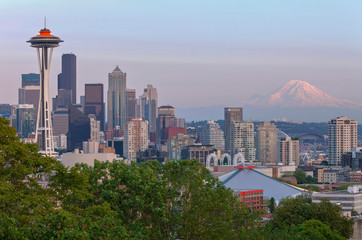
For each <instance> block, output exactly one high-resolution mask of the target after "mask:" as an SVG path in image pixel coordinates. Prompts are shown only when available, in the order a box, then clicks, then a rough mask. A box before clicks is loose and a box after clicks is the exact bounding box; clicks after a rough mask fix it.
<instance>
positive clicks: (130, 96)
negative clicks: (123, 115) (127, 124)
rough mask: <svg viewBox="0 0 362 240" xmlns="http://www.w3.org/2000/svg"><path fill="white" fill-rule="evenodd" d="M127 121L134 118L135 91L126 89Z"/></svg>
mask: <svg viewBox="0 0 362 240" xmlns="http://www.w3.org/2000/svg"><path fill="white" fill-rule="evenodd" d="M126 94H127V119H128V121H130V120H132V119H134V118H136V104H137V100H136V89H127V93H126Z"/></svg>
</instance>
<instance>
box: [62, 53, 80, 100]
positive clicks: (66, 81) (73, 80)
mask: <svg viewBox="0 0 362 240" xmlns="http://www.w3.org/2000/svg"><path fill="white" fill-rule="evenodd" d="M59 89H66V90H71V91H72V104H77V57H76V56H75V54H73V53H69V54H63V55H62V73H61V74H59V75H58V90H59Z"/></svg>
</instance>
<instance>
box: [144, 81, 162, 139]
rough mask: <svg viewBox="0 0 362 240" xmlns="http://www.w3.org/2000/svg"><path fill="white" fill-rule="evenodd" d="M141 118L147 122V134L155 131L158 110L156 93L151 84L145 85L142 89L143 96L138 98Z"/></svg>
mask: <svg viewBox="0 0 362 240" xmlns="http://www.w3.org/2000/svg"><path fill="white" fill-rule="evenodd" d="M140 102H141V105H142V106H143V107H142V108H141V109H142V110H143V112H142V117H143V118H144V119H145V120H147V121H148V129H149V132H150V133H151V132H155V131H156V119H157V115H158V114H157V108H158V93H157V88H154V87H153V86H152V85H151V84H148V85H147V88H145V89H144V92H143V95H142V96H141V97H140Z"/></svg>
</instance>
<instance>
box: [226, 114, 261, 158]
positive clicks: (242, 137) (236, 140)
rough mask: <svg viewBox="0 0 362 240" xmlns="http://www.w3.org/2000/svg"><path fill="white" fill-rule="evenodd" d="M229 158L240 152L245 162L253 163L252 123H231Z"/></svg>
mask: <svg viewBox="0 0 362 240" xmlns="http://www.w3.org/2000/svg"><path fill="white" fill-rule="evenodd" d="M229 142H230V147H231V154H230V155H231V156H232V157H233V156H234V155H235V154H237V153H239V152H241V153H242V154H244V157H245V160H246V161H255V147H254V124H253V123H252V122H235V121H232V122H231V126H230V139H229Z"/></svg>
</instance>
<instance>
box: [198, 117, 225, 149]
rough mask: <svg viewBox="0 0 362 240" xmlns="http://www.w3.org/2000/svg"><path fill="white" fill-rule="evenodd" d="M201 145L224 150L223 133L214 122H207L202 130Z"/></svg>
mask: <svg viewBox="0 0 362 240" xmlns="http://www.w3.org/2000/svg"><path fill="white" fill-rule="evenodd" d="M202 144H204V145H214V147H215V148H216V149H217V150H221V151H224V150H225V139H224V132H223V131H222V130H221V128H220V125H219V124H218V123H216V122H215V121H208V122H207V123H206V124H205V125H204V127H203V129H202Z"/></svg>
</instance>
